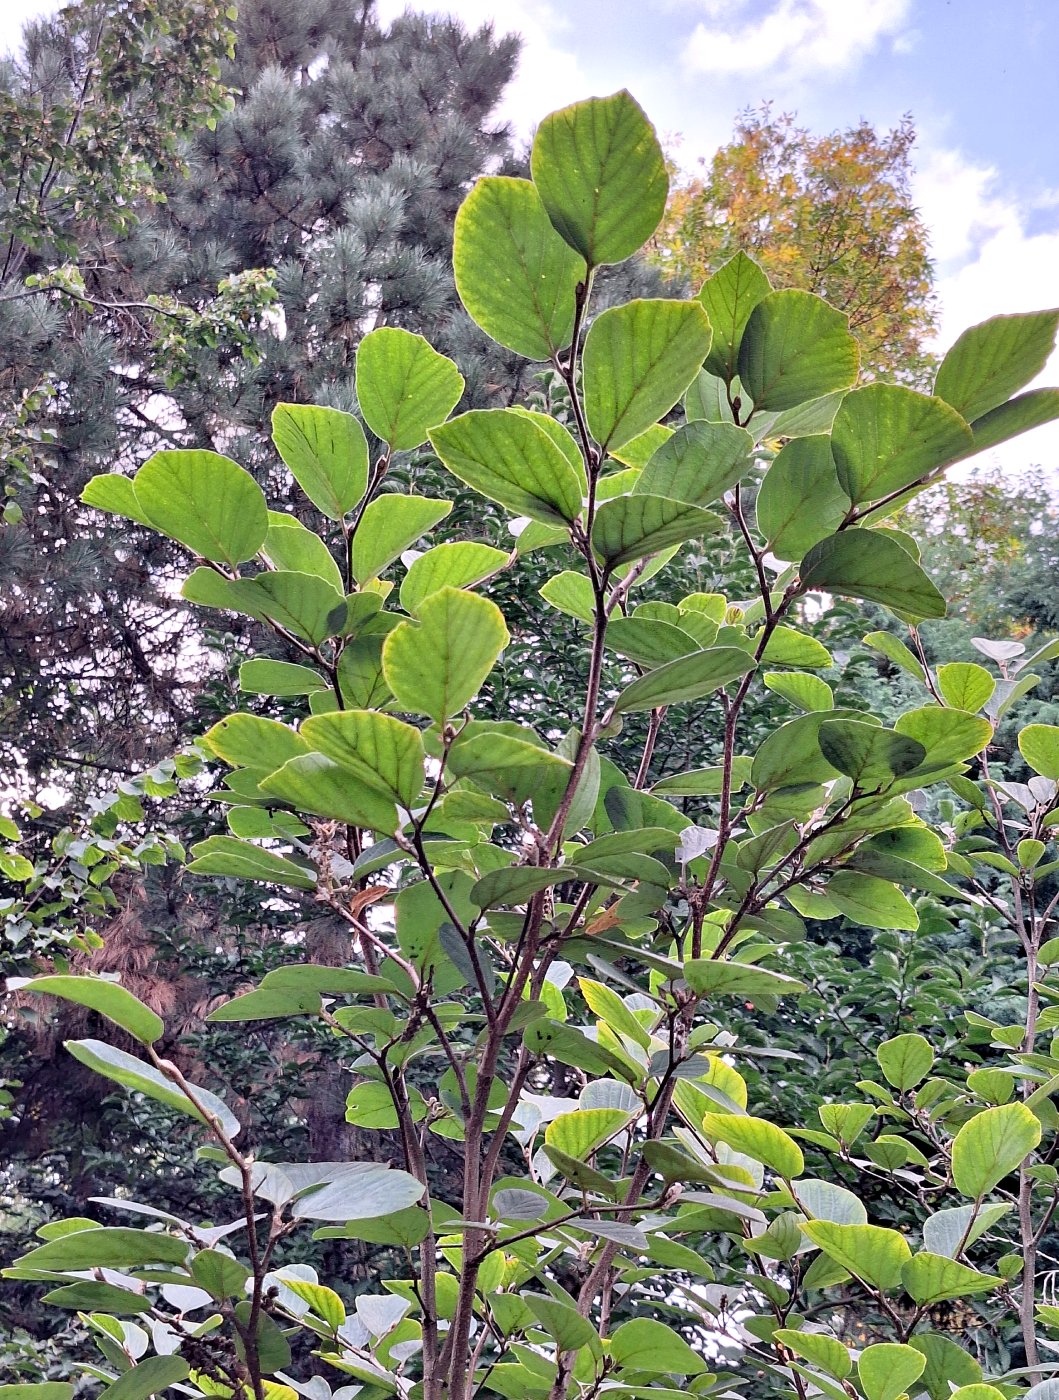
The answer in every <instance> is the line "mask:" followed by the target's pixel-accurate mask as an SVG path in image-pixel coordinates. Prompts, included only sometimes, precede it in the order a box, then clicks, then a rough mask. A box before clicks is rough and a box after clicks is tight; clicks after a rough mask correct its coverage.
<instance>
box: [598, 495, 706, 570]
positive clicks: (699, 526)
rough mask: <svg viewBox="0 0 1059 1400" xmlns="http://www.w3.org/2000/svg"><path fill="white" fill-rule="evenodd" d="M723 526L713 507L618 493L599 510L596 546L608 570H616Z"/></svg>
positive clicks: (660, 497) (656, 497)
mask: <svg viewBox="0 0 1059 1400" xmlns="http://www.w3.org/2000/svg"><path fill="white" fill-rule="evenodd" d="M723 527H724V521H723V520H722V519H721V517H720V516H719V515H716V514H714V512H713V511H712V510H702V509H701V508H700V507H699V506H691V505H685V504H684V503H683V502H682V501H675V500H670V499H669V498H668V497H666V496H617V497H615V499H614V500H612V501H604V502H603V504H602V505H601V506H600V507H599V509H598V510H597V511H596V518H595V521H594V522H593V525H592V548H593V549H594V550H595V552H596V554H597V555H598V556H599V557H600V559H602V560H603V562H604V564H606V566H607V568H608V569H615V568H617V567H618V565H619V564H629V563H631V562H632V561H633V560H634V559H643V558H644V557H645V556H646V555H648V554H657V553H658V552H659V550H662V549H666V548H667V547H668V546H669V545H672V544H683V542H684V541H685V540H692V539H703V538H704V537H705V536H706V535H714V534H716V533H717V531H718V530H721V529H723Z"/></svg>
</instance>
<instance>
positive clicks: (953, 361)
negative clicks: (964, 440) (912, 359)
mask: <svg viewBox="0 0 1059 1400" xmlns="http://www.w3.org/2000/svg"><path fill="white" fill-rule="evenodd" d="M1057 326H1059V311H1030V312H1025V313H1023V314H1020V315H1015V316H994V317H992V318H991V319H990V320H988V321H983V322H981V324H980V325H977V326H971V327H970V328H969V329H968V330H965V331H964V333H963V334H962V335H961V336H960V337H959V339H958V340H957V341H956V344H955V345H954V346H953V347H952V349H951V350H950V351H949V352H948V354H947V355H946V356H945V358H944V359H943V360H942V362H941V367H940V368H939V370H938V375H937V379H936V380H935V381H934V392H935V394H937V395H938V397H939V398H942V399H944V400H945V402H946V403H949V404H951V405H952V406H953V408H955V409H956V411H957V412H958V413H960V414H962V415H963V417H964V418H965V419H966V420H967V421H968V422H969V423H973V422H974V421H975V419H976V418H981V417H982V416H983V415H984V414H986V413H989V412H990V411H991V410H992V409H995V408H998V407H999V406H1000V405H1001V404H1002V403H1004V402H1005V400H1007V399H1009V398H1010V397H1011V395H1012V394H1014V393H1015V392H1016V391H1017V390H1018V389H1021V388H1022V387H1023V386H1024V385H1026V384H1028V383H1029V382H1030V380H1031V379H1033V377H1034V376H1035V375H1037V374H1039V373H1040V371H1041V370H1042V369H1043V368H1044V366H1045V364H1046V363H1047V361H1048V357H1049V355H1051V353H1052V349H1053V347H1054V345H1055V332H1056V327H1057Z"/></svg>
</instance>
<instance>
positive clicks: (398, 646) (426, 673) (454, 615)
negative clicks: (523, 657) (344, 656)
mask: <svg viewBox="0 0 1059 1400" xmlns="http://www.w3.org/2000/svg"><path fill="white" fill-rule="evenodd" d="M508 641H509V635H508V630H507V626H506V624H505V622H504V617H503V614H502V613H501V611H500V609H499V608H498V607H497V606H496V604H495V603H491V602H490V601H489V600H488V599H487V598H479V597H478V596H477V595H476V594H474V593H465V592H463V591H462V590H460V589H458V588H442V589H439V590H438V592H437V593H432V594H431V595H430V597H429V598H426V599H424V601H423V603H422V604H421V606H420V609H419V621H418V623H413V622H402V623H401V624H400V625H399V626H397V627H395V628H394V630H393V631H392V632H391V633H390V634H389V636H388V637H387V638H386V640H385V642H384V643H383V648H382V667H383V674H384V675H385V677H386V683H387V685H388V686H389V687H390V689H391V690H392V691H393V693H394V696H395V698H396V700H397V703H398V704H399V705H400V706H401V707H402V708H403V709H406V710H411V711H412V712H413V713H416V714H424V715H429V716H430V718H431V719H433V720H436V721H437V722H438V723H439V724H441V723H444V721H445V720H447V719H451V718H452V716H453V715H456V714H459V712H460V711H461V710H462V709H463V707H464V706H465V705H466V704H467V703H468V702H469V701H470V700H473V699H474V697H475V696H476V695H477V694H478V691H479V690H480V689H481V687H482V683H483V681H484V680H485V678H486V676H488V675H489V672H490V671H491V670H492V669H493V667H494V666H495V665H496V661H497V658H498V657H499V655H500V653H501V652H502V651H503V649H504V648H505V647H506V646H507V644H508Z"/></svg>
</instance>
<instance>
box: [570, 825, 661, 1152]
mask: <svg viewBox="0 0 1059 1400" xmlns="http://www.w3.org/2000/svg"><path fill="white" fill-rule="evenodd" d="M666 835H667V836H668V835H669V833H668V832H667V833H666ZM602 839H603V840H606V837H603V838H602ZM577 985H578V987H579V988H580V990H581V995H582V996H583V997H584V999H585V1003H586V1004H587V1006H588V1009H589V1010H590V1011H591V1012H592V1013H593V1015H595V1016H598V1017H599V1018H600V1020H601V1021H603V1022H605V1023H606V1025H608V1026H609V1027H610V1029H611V1030H612V1031H615V1032H616V1033H617V1034H619V1035H624V1036H627V1037H628V1038H629V1039H630V1040H631V1041H633V1042H634V1044H636V1045H639V1046H640V1048H641V1049H643V1050H649V1049H650V1048H651V1036H650V1034H649V1033H648V1031H647V1030H646V1029H645V1028H644V1026H643V1025H642V1024H641V1023H640V1022H639V1021H638V1020H637V1019H636V1017H635V1016H634V1014H633V1013H632V1012H631V1011H630V1010H629V1008H628V1007H627V1006H626V1005H625V1003H624V1001H622V999H621V997H620V996H619V995H618V994H617V992H615V991H614V990H613V989H612V988H610V987H608V986H605V985H604V983H602V982H595V981H593V980H592V978H590V977H579V978H578V979H577ZM559 1145H560V1146H562V1144H561V1143H560V1144H559Z"/></svg>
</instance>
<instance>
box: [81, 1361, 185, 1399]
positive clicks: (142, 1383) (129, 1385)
mask: <svg viewBox="0 0 1059 1400" xmlns="http://www.w3.org/2000/svg"><path fill="white" fill-rule="evenodd" d="M190 1374H191V1367H190V1366H189V1365H188V1363H187V1362H186V1361H185V1360H184V1358H183V1357H182V1356H145V1357H144V1358H143V1359H142V1360H141V1361H138V1362H137V1363H136V1365H135V1366H130V1367H129V1369H128V1370H127V1371H126V1372H125V1374H124V1375H123V1376H119V1377H118V1379H117V1380H116V1381H115V1382H114V1383H113V1384H112V1385H108V1386H107V1387H106V1389H105V1390H102V1391H100V1400H103V1397H104V1396H106V1400H147V1396H149V1395H155V1394H157V1393H158V1391H160V1390H166V1389H167V1388H168V1387H169V1386H171V1385H176V1384H177V1382H178V1381H183V1380H186V1379H187V1378H188V1376H189V1375H190Z"/></svg>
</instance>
